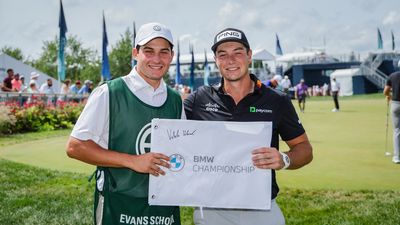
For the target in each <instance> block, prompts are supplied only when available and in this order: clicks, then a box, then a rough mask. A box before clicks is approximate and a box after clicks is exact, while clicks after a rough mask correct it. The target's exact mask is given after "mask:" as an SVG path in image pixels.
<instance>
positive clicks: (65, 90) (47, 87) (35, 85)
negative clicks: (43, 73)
mask: <svg viewBox="0 0 400 225" xmlns="http://www.w3.org/2000/svg"><path fill="white" fill-rule="evenodd" d="M39 76H40V74H39V73H36V72H32V73H31V74H30V80H29V82H28V83H26V82H25V76H23V75H20V74H19V73H14V70H13V69H11V68H9V69H7V76H6V77H5V78H4V79H3V82H2V84H0V89H1V91H3V92H17V93H30V94H39V93H41V94H62V95H67V94H75V95H76V94H80V95H85V94H90V93H91V92H92V90H93V82H92V81H91V80H85V82H84V85H83V86H82V85H81V81H80V80H77V81H76V82H75V84H73V85H71V80H70V79H66V80H64V81H63V84H62V87H61V90H60V91H58V90H55V89H54V86H53V79H51V78H48V79H47V80H46V82H45V83H43V84H39V81H38V78H39Z"/></svg>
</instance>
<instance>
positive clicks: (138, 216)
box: [67, 23, 184, 225]
mask: <svg viewBox="0 0 400 225" xmlns="http://www.w3.org/2000/svg"><path fill="white" fill-rule="evenodd" d="M135 43H136V46H134V48H133V50H132V54H133V56H134V57H135V59H136V60H137V65H136V67H135V68H134V69H133V70H132V71H131V72H130V73H129V74H128V75H126V76H124V77H121V78H117V79H115V80H112V81H108V82H107V83H106V84H103V85H101V86H100V87H98V88H97V89H95V90H94V92H93V93H92V94H91V96H90V97H89V100H88V102H87V104H86V106H85V108H84V110H83V112H82V114H81V115H80V117H79V119H78V121H77V123H76V124H75V127H74V129H73V131H72V133H71V137H70V139H69V141H68V145H67V154H68V156H69V157H71V158H75V159H78V160H80V161H83V162H86V163H89V164H92V165H96V166H97V171H96V174H95V175H96V191H95V201H94V202H95V203H94V223H95V224H99V225H111V224H112V225H114V224H143V225H151V224H164V225H171V224H173V225H180V215H179V208H178V207H172V206H149V205H148V200H147V199H148V183H149V182H148V180H149V174H151V175H153V176H159V175H164V174H165V171H164V170H166V169H167V168H169V163H168V161H169V157H168V156H166V155H163V154H160V153H154V152H150V130H151V129H150V128H151V120H152V119H153V118H169V119H180V118H184V113H182V110H183V106H182V100H181V97H180V95H179V94H178V93H176V92H175V91H173V90H172V89H170V88H169V87H167V85H166V84H165V82H164V81H163V79H162V78H163V76H164V75H165V74H166V72H167V71H168V68H169V65H170V63H171V61H172V57H173V55H174V52H173V39H172V34H171V32H170V30H169V29H168V28H167V27H165V26H164V25H162V24H159V23H148V24H144V25H143V26H142V27H140V29H139V30H138V34H137V36H136V39H135Z"/></svg>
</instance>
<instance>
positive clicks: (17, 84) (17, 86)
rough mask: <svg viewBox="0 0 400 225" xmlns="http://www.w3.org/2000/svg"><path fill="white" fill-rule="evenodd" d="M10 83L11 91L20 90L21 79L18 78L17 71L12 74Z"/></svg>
mask: <svg viewBox="0 0 400 225" xmlns="http://www.w3.org/2000/svg"><path fill="white" fill-rule="evenodd" d="M11 85H12V90H13V91H17V92H19V91H21V80H20V78H19V73H17V74H15V75H14V79H12V81H11Z"/></svg>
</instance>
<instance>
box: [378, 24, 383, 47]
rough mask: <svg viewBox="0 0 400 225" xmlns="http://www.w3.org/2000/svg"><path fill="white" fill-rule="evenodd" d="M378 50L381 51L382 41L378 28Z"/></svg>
mask: <svg viewBox="0 0 400 225" xmlns="http://www.w3.org/2000/svg"><path fill="white" fill-rule="evenodd" d="M378 49H383V39H382V34H381V31H380V30H379V28H378Z"/></svg>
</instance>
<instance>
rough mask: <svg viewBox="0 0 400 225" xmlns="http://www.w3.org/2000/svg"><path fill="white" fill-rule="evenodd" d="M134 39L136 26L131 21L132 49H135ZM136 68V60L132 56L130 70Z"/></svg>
mask: <svg viewBox="0 0 400 225" xmlns="http://www.w3.org/2000/svg"><path fill="white" fill-rule="evenodd" d="M135 38H136V24H135V21H133V36H132V48H135V47H136V46H135ZM135 66H136V59H135V58H134V57H133V55H132V69H133V67H135Z"/></svg>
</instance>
